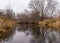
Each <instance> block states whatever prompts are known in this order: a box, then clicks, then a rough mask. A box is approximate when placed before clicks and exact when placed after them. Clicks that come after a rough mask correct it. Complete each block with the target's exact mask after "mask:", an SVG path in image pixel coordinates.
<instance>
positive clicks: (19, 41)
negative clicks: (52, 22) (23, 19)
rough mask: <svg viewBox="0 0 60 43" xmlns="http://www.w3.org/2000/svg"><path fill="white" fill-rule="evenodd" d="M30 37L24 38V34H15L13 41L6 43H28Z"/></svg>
mask: <svg viewBox="0 0 60 43" xmlns="http://www.w3.org/2000/svg"><path fill="white" fill-rule="evenodd" d="M30 38H31V35H28V36H26V35H25V33H24V32H17V31H16V34H15V35H14V36H13V39H12V40H11V41H10V40H9V41H8V42H6V43H30Z"/></svg>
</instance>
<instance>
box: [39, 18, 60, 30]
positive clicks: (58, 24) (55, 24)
mask: <svg viewBox="0 0 60 43" xmlns="http://www.w3.org/2000/svg"><path fill="white" fill-rule="evenodd" d="M38 25H39V26H41V27H45V28H55V29H59V30H60V19H59V18H55V19H52V20H51V19H45V20H43V21H39V22H38Z"/></svg>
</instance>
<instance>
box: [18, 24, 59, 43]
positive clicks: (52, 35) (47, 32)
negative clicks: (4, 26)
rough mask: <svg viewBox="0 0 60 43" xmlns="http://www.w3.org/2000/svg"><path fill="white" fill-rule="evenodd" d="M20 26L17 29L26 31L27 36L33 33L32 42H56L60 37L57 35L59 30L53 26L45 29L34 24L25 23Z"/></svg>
mask: <svg viewBox="0 0 60 43" xmlns="http://www.w3.org/2000/svg"><path fill="white" fill-rule="evenodd" d="M18 27H19V28H18V29H17V30H18V31H22V32H25V34H26V36H28V35H32V38H31V40H30V43H56V42H57V39H58V38H57V36H59V31H56V30H54V29H51V28H49V29H45V28H42V27H38V25H34V24H31V25H28V24H25V25H20V26H18ZM57 33H58V34H57ZM56 34H57V35H56Z"/></svg>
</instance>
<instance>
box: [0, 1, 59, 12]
mask: <svg viewBox="0 0 60 43" xmlns="http://www.w3.org/2000/svg"><path fill="white" fill-rule="evenodd" d="M29 1H30V0H0V9H6V8H7V7H8V6H10V7H11V8H12V9H13V10H14V11H15V12H22V11H23V10H24V9H25V8H27V7H28V3H29ZM59 2H60V0H59Z"/></svg>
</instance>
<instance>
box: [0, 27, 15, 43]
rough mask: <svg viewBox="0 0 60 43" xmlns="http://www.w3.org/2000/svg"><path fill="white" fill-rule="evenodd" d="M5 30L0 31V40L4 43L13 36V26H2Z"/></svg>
mask: <svg viewBox="0 0 60 43" xmlns="http://www.w3.org/2000/svg"><path fill="white" fill-rule="evenodd" d="M4 29H5V30H6V32H3V31H0V42H1V43H4V42H5V41H8V40H11V39H12V37H13V34H14V33H15V29H14V28H9V27H7V28H4Z"/></svg>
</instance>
